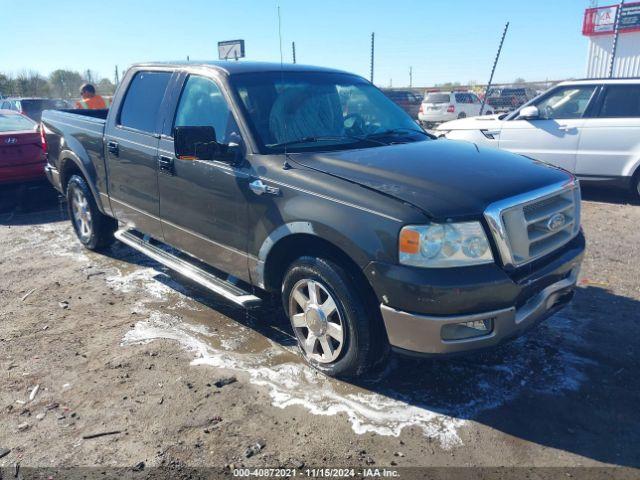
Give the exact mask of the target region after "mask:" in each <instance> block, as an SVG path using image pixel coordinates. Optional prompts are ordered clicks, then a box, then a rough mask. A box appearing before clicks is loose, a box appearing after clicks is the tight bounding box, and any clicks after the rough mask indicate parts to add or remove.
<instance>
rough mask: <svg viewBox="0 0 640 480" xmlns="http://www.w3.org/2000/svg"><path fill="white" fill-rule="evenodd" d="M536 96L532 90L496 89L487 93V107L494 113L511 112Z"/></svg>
mask: <svg viewBox="0 0 640 480" xmlns="http://www.w3.org/2000/svg"><path fill="white" fill-rule="evenodd" d="M536 96H537V93H536V91H535V90H534V89H533V88H525V87H523V88H510V87H505V88H496V89H492V90H490V91H489V96H488V97H487V105H488V106H490V107H491V109H492V110H493V111H494V112H511V111H512V110H515V109H516V108H518V107H519V106H521V105H524V104H525V103H527V102H528V101H529V100H531V99H533V98H535V97H536ZM486 108H487V107H486V106H485V109H486Z"/></svg>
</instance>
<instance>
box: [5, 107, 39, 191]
mask: <svg viewBox="0 0 640 480" xmlns="http://www.w3.org/2000/svg"><path fill="white" fill-rule="evenodd" d="M42 145H43V144H42V139H41V136H40V132H39V131H38V124H37V123H36V122H34V121H33V120H31V119H30V118H28V117H27V116H25V115H22V114H21V113H18V112H15V111H12V110H0V184H8V183H18V182H27V181H35V180H42V179H44V178H45V173H44V165H45V161H46V158H45V153H44V149H43V146H42Z"/></svg>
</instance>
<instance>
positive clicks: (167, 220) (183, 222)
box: [158, 75, 251, 280]
mask: <svg viewBox="0 0 640 480" xmlns="http://www.w3.org/2000/svg"><path fill="white" fill-rule="evenodd" d="M178 126H212V127H213V128H214V130H215V133H216V140H217V142H218V143H219V144H223V145H228V144H230V143H235V144H238V145H241V144H242V139H241V137H240V134H239V129H238V126H237V124H236V121H235V119H234V116H233V114H232V112H231V110H230V108H229V105H228V103H227V100H226V99H225V97H224V95H223V93H222V90H221V88H220V86H219V85H218V84H217V83H216V81H214V80H213V79H211V78H208V77H203V76H199V75H190V76H188V77H187V78H186V80H185V83H184V87H183V89H182V93H181V95H180V99H179V100H178V105H177V108H176V112H175V116H174V119H173V125H172V128H171V129H170V132H173V128H174V127H178ZM240 148H241V147H240ZM158 153H159V158H160V162H161V164H162V165H163V167H162V168H161V169H160V171H159V175H158V186H159V189H160V217H161V218H162V226H163V231H164V238H165V242H166V243H168V244H169V245H172V246H174V247H176V248H179V249H180V250H183V251H185V252H187V253H189V254H191V255H192V256H194V257H196V258H198V259H200V260H203V261H205V262H206V263H208V264H209V265H212V266H214V267H217V268H219V269H221V270H223V271H224V272H227V273H229V274H231V275H234V276H236V277H238V278H241V279H243V280H248V279H249V277H248V264H247V255H246V252H247V239H248V221H247V201H246V199H245V196H246V195H247V194H250V193H251V191H250V190H249V189H248V184H249V179H250V177H249V175H248V174H247V172H246V170H245V169H244V168H243V166H242V164H241V163H238V164H235V163H234V162H230V159H229V156H228V155H224V156H222V155H221V156H220V157H219V158H218V159H213V160H182V159H178V158H176V156H175V153H174V146H173V138H172V134H170V135H167V136H163V137H162V138H161V139H160V149H159V152H158Z"/></svg>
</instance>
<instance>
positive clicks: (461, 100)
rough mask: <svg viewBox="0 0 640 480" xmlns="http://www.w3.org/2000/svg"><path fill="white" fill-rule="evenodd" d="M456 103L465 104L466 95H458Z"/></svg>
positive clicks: (456, 95)
mask: <svg viewBox="0 0 640 480" xmlns="http://www.w3.org/2000/svg"><path fill="white" fill-rule="evenodd" d="M455 97H456V103H464V98H463V97H464V95H463V94H462V93H456V94H455Z"/></svg>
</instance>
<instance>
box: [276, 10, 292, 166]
mask: <svg viewBox="0 0 640 480" xmlns="http://www.w3.org/2000/svg"><path fill="white" fill-rule="evenodd" d="M278 40H279V41H280V81H281V82H282V86H283V87H284V57H283V55H282V16H281V15H280V5H279V4H278ZM284 138H285V144H284V161H283V162H282V169H283V170H288V169H290V168H291V165H289V162H287V143H286V142H287V121H286V117H285V120H284Z"/></svg>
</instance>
